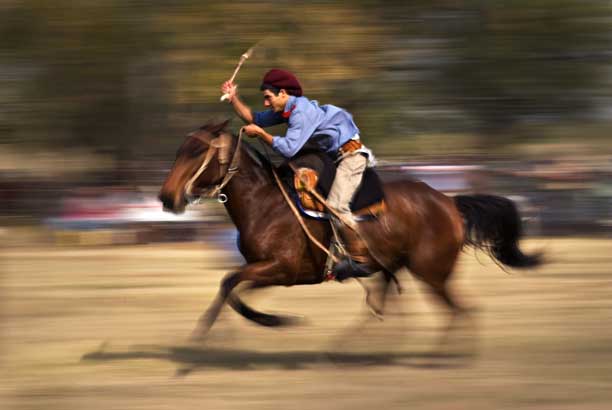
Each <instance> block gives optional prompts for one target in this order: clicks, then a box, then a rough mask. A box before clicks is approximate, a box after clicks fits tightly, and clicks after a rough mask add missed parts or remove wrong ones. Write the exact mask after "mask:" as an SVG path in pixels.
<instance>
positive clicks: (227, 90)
mask: <svg viewBox="0 0 612 410" xmlns="http://www.w3.org/2000/svg"><path fill="white" fill-rule="evenodd" d="M237 93H238V85H237V84H234V82H232V81H226V82H224V83H223V85H221V94H223V95H227V101H228V102H230V103H231V102H232V101H233V100H234V97H236V94H237Z"/></svg>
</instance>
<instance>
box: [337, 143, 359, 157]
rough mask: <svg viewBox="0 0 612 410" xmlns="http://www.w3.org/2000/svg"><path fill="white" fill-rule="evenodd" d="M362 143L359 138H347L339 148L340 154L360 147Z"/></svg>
mask: <svg viewBox="0 0 612 410" xmlns="http://www.w3.org/2000/svg"><path fill="white" fill-rule="evenodd" d="M361 147H363V144H362V143H361V141H359V140H348V141H347V142H345V143H344V144H343V145H342V146H341V147H340V149H339V151H340V154H341V155H346V154H349V153H351V152H355V151H357V150H358V149H361Z"/></svg>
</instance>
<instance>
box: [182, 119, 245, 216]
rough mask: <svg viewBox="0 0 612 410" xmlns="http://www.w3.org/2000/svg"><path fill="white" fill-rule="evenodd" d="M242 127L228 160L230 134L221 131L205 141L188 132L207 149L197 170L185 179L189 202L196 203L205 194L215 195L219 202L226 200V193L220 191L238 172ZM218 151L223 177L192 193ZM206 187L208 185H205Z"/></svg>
mask: <svg viewBox="0 0 612 410" xmlns="http://www.w3.org/2000/svg"><path fill="white" fill-rule="evenodd" d="M242 132H243V131H242V128H241V129H240V133H239V134H238V143H237V144H236V149H234V154H233V156H232V158H231V161H230V158H229V157H230V147H231V145H232V136H231V135H230V134H228V133H226V132H222V133H220V134H219V136H218V137H216V138H214V139H212V140H211V141H210V142H209V141H205V140H204V139H202V138H200V137H199V135H198V134H197V132H196V133H192V134H189V136H190V137H195V138H197V139H199V140H200V141H202V142H205V143H208V151H207V152H206V155H205V156H204V160H203V161H202V164H201V165H200V167H199V168H198V170H197V171H196V172H195V174H193V176H192V177H191V178H190V179H189V181H187V183H186V184H185V199H186V200H187V202H188V203H189V204H198V203H200V202H201V200H202V197H203V196H206V197H208V198H212V197H215V196H216V197H217V200H218V201H219V202H221V203H225V202H227V195H225V194H224V193H222V192H221V190H222V189H223V187H225V186H226V185H227V184H228V182H229V181H230V180H231V179H232V177H233V176H234V175H235V174H236V173H237V172H238V163H239V162H240V142H241V141H242ZM217 152H218V153H219V155H218V158H217V162H218V163H219V170H220V174H224V175H223V179H222V180H221V182H220V183H219V184H217V185H214V186H212V185H211V186H209V187H211V188H210V189H206V188H205V189H203V190H202V191H201V192H200V193H199V194H194V193H193V187H194V184H195V182H196V181H197V180H198V178H199V177H200V175H202V173H203V172H204V171H205V170H206V168H208V165H209V163H210V161H212V159H213V158H214V157H215V154H217ZM207 188H208V187H207Z"/></svg>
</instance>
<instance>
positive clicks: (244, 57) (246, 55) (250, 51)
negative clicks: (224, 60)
mask: <svg viewBox="0 0 612 410" xmlns="http://www.w3.org/2000/svg"><path fill="white" fill-rule="evenodd" d="M257 44H259V43H257ZM257 44H255V45H254V46H253V47H251V48H249V49H248V50H247V51H246V53H244V54H243V55H241V56H240V61H239V62H238V65H237V66H236V69H235V70H234V74H232V76H231V77H230V79H229V81H230V82H233V81H234V78H236V74H238V71H239V70H240V67H242V64H243V63H244V62H245V61H246V60H248V59H249V58H250V57H251V55H252V54H253V50H254V49H255V47H257ZM228 98H229V94H223V95H222V96H221V101H225V100H227V99H228Z"/></svg>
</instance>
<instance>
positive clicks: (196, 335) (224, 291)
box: [191, 261, 282, 340]
mask: <svg viewBox="0 0 612 410" xmlns="http://www.w3.org/2000/svg"><path fill="white" fill-rule="evenodd" d="M278 272H279V263H278V262H277V261H263V262H255V263H250V264H248V265H245V266H243V267H242V268H241V269H240V270H238V271H236V272H232V273H229V274H227V275H226V276H225V277H224V278H223V279H222V280H221V286H220V287H219V291H218V292H217V295H216V297H215V300H213V302H212V303H211V304H210V306H209V307H208V309H206V311H205V312H204V314H203V315H202V316H201V317H200V319H199V321H198V324H197V326H196V328H195V329H194V331H193V332H192V334H191V339H192V340H201V339H203V338H204V337H205V336H206V335H207V334H208V332H209V331H210V328H211V327H212V325H213V324H214V323H215V321H216V320H217V317H219V313H221V309H222V308H223V306H224V305H225V303H226V302H227V300H228V297H229V295H230V294H231V293H232V291H233V290H234V289H235V288H236V286H238V285H239V284H240V283H242V282H245V281H251V282H252V286H254V287H260V286H269V285H273V284H282V275H279V274H278ZM279 281H280V282H281V283H279Z"/></svg>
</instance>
